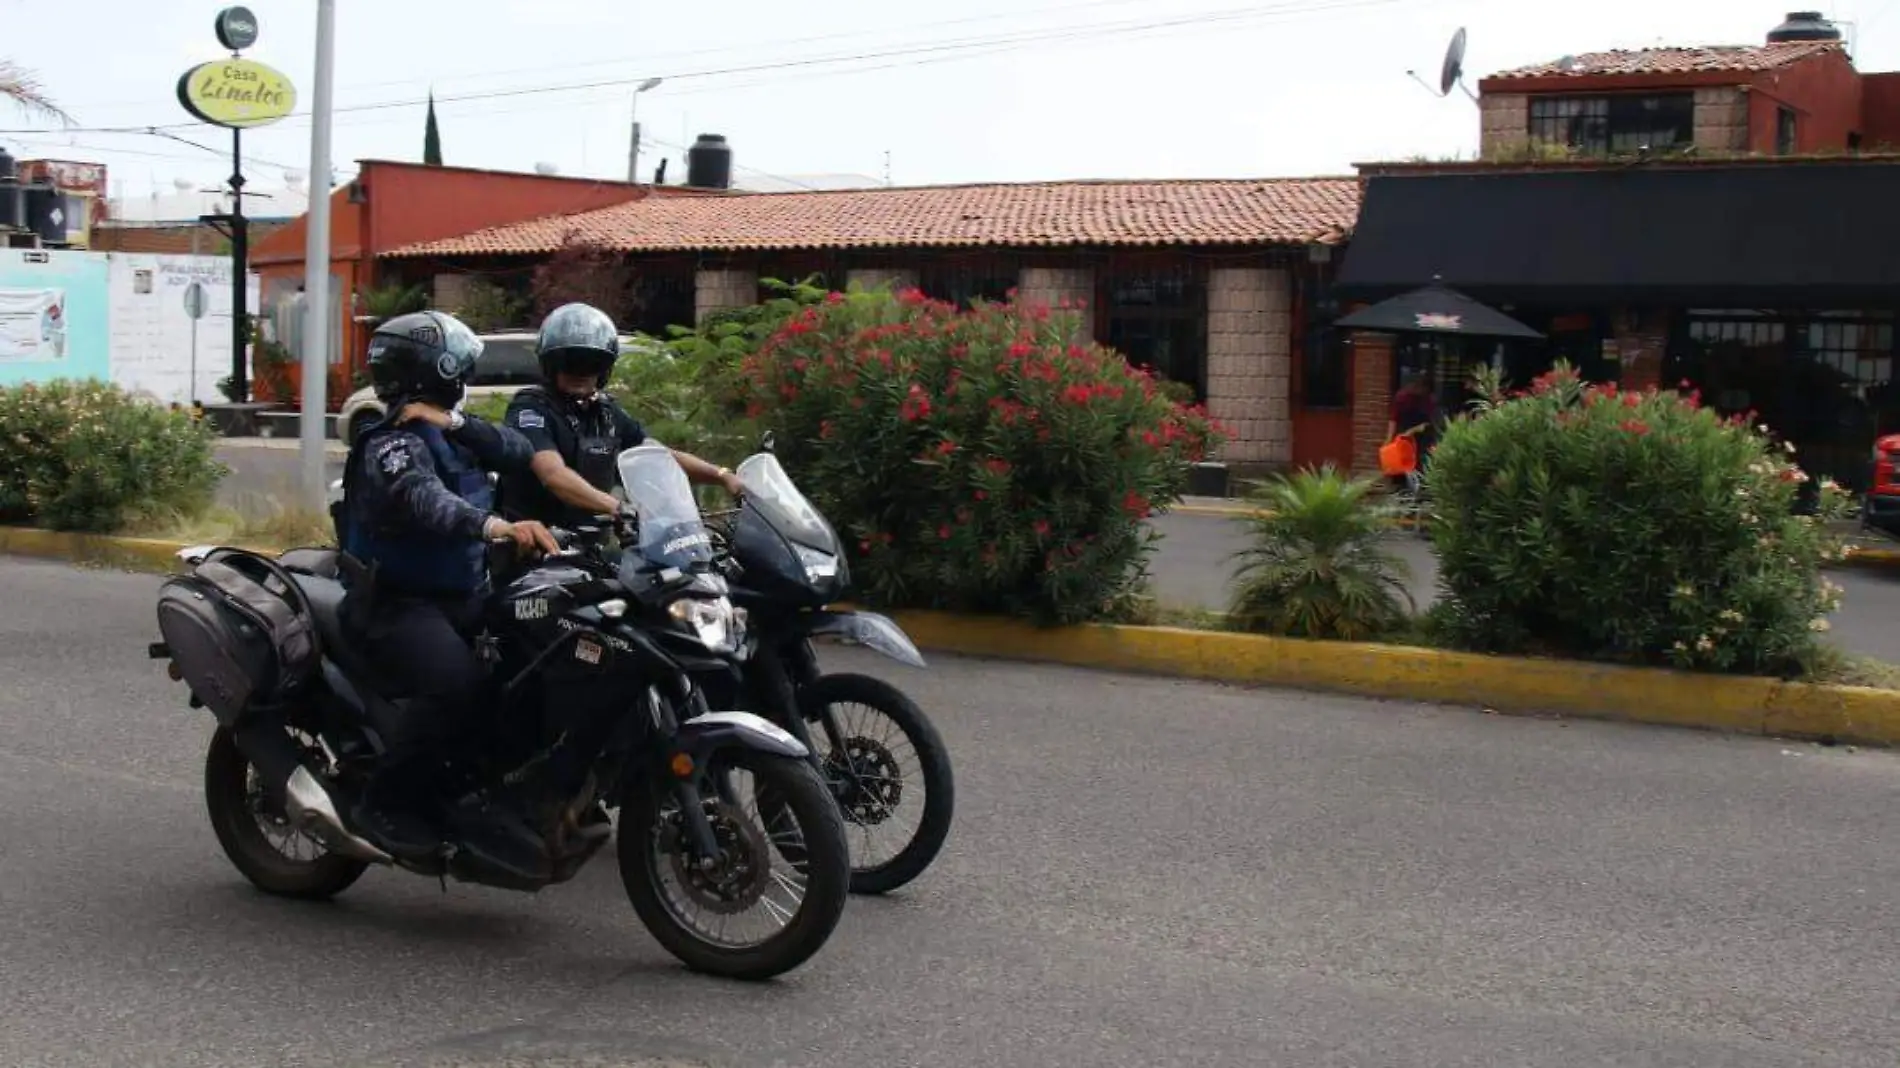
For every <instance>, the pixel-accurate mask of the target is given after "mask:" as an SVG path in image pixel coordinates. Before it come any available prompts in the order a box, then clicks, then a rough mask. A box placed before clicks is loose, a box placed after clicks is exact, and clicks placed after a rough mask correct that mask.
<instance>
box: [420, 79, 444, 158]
mask: <svg viewBox="0 0 1900 1068" xmlns="http://www.w3.org/2000/svg"><path fill="white" fill-rule="evenodd" d="M422 162H423V163H424V164H425V165H427V166H430V167H440V166H442V131H441V130H438V129H437V128H436V125H435V90H433V89H431V90H429V118H428V120H427V121H426V122H425V123H424V124H423V127H422Z"/></svg>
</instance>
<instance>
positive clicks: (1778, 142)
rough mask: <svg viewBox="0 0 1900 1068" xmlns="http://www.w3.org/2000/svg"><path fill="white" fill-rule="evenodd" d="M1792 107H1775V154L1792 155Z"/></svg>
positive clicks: (1793, 122) (1793, 121)
mask: <svg viewBox="0 0 1900 1068" xmlns="http://www.w3.org/2000/svg"><path fill="white" fill-rule="evenodd" d="M1794 124H1795V118H1794V109H1793V108H1791V107H1787V106H1785V105H1784V106H1782V107H1779V108H1776V109H1775V155H1777V156H1792V155H1794Z"/></svg>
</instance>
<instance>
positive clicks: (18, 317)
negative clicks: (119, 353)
mask: <svg viewBox="0 0 1900 1068" xmlns="http://www.w3.org/2000/svg"><path fill="white" fill-rule="evenodd" d="M107 276H108V270H107V266H106V257H105V256H103V255H95V254H91V253H85V252H49V251H45V250H40V249H0V385H15V384H18V383H21V382H44V381H47V380H49V379H54V378H106V377H108V376H109V375H110V374H111V361H110V350H111V339H110V326H109V324H110V321H111V313H110V310H109V300H108V297H107Z"/></svg>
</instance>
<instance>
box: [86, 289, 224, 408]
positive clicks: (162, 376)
mask: <svg viewBox="0 0 1900 1068" xmlns="http://www.w3.org/2000/svg"><path fill="white" fill-rule="evenodd" d="M106 256H107V259H108V260H109V268H108V280H107V289H108V301H109V321H108V327H109V336H110V339H111V357H110V368H111V376H112V380H113V381H114V382H116V383H117V384H119V385H120V386H123V387H124V388H126V389H128V390H142V391H144V392H147V393H150V394H152V395H154V396H156V397H157V398H158V399H159V400H160V401H161V402H164V403H171V402H177V403H180V404H185V403H189V402H190V401H191V400H192V399H193V397H194V394H193V390H192V386H193V384H194V383H193V381H192V379H193V376H192V371H191V368H192V322H191V317H190V316H189V315H187V314H185V287H186V285H187V284H188V283H190V282H191V281H193V280H194V279H195V280H197V281H198V282H200V283H202V284H203V285H204V287H205V293H206V296H207V297H209V298H210V299H209V300H208V302H207V305H208V307H207V310H206V312H205V316H204V318H202V319H200V320H198V331H197V334H198V341H197V375H196V383H195V384H196V387H197V390H196V394H195V396H196V399H197V400H200V401H203V402H204V403H206V404H216V403H219V402H221V401H223V400H224V396H223V394H221V393H219V392H218V386H217V383H218V379H220V378H223V377H225V376H226V375H228V374H230V373H231V258H230V257H229V256H157V255H142V254H135V253H123V252H113V253H108V254H106ZM249 281H250V286H249V289H250V294H249V296H248V297H247V302H248V306H249V308H250V310H251V314H253V315H256V314H257V312H258V281H257V276H256V275H252V276H251V277H250V280H249Z"/></svg>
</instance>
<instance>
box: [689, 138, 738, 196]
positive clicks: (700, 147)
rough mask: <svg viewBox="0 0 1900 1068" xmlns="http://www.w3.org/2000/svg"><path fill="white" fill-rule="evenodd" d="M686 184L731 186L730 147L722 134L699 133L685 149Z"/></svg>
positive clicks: (700, 186) (707, 186)
mask: <svg viewBox="0 0 1900 1068" xmlns="http://www.w3.org/2000/svg"><path fill="white" fill-rule="evenodd" d="M686 184H687V185H690V186H693V187H695V188H698V189H730V188H731V187H732V148H731V147H730V146H728V145H727V144H726V137H725V135H724V134H700V135H699V138H698V140H695V141H694V142H693V147H691V148H689V149H687V150H686Z"/></svg>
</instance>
